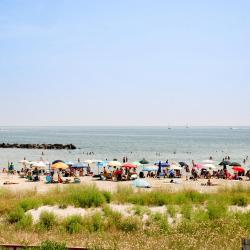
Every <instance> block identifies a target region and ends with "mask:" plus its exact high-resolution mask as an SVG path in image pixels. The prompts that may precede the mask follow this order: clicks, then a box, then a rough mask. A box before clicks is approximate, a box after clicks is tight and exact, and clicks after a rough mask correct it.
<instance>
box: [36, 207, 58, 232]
mask: <svg viewBox="0 0 250 250" xmlns="http://www.w3.org/2000/svg"><path fill="white" fill-rule="evenodd" d="M57 224H58V223H57V217H56V215H55V214H54V213H52V212H47V211H43V212H41V214H40V217H39V224H38V226H39V228H41V229H46V230H50V229H52V228H53V227H54V226H56V225H57Z"/></svg>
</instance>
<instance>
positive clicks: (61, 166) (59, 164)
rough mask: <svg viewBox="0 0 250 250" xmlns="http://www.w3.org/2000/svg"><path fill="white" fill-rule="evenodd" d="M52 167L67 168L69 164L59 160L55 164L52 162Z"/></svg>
mask: <svg viewBox="0 0 250 250" xmlns="http://www.w3.org/2000/svg"><path fill="white" fill-rule="evenodd" d="M51 168H52V169H67V168H69V166H68V165H67V164H65V163H64V162H57V163H55V164H52V166H51Z"/></svg>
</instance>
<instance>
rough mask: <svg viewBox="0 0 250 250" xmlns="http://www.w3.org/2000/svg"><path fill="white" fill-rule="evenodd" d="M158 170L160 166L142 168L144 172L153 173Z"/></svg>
mask: <svg viewBox="0 0 250 250" xmlns="http://www.w3.org/2000/svg"><path fill="white" fill-rule="evenodd" d="M157 170H158V166H156V165H152V166H145V167H143V168H142V171H143V172H151V171H157Z"/></svg>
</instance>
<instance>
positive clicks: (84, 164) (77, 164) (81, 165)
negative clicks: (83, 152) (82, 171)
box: [72, 162, 88, 168]
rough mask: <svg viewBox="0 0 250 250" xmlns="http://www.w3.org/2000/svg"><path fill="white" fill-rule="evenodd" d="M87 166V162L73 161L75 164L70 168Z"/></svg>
mask: <svg viewBox="0 0 250 250" xmlns="http://www.w3.org/2000/svg"><path fill="white" fill-rule="evenodd" d="M87 167H88V164H86V163H81V162H79V163H75V164H73V165H72V168H87Z"/></svg>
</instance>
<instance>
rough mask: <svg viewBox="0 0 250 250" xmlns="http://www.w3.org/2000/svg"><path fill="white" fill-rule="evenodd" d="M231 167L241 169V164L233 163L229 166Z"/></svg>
mask: <svg viewBox="0 0 250 250" xmlns="http://www.w3.org/2000/svg"><path fill="white" fill-rule="evenodd" d="M229 166H233V167H241V164H240V163H238V162H232V163H231V164H229Z"/></svg>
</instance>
